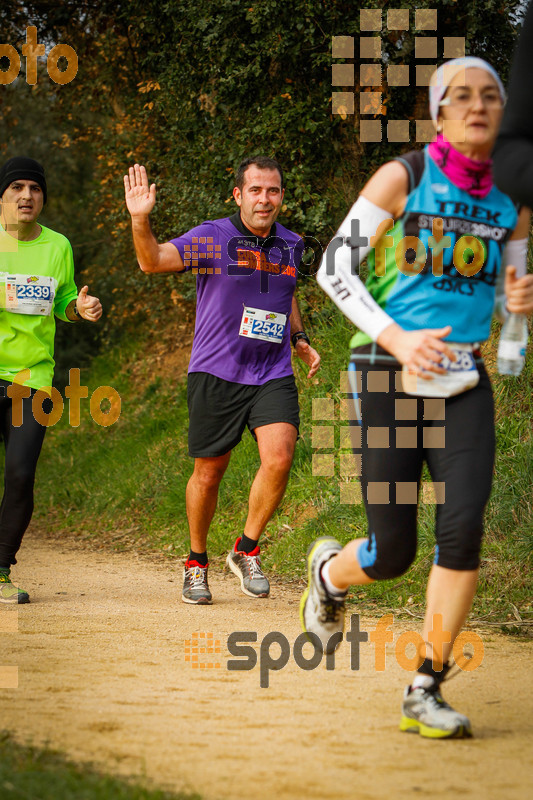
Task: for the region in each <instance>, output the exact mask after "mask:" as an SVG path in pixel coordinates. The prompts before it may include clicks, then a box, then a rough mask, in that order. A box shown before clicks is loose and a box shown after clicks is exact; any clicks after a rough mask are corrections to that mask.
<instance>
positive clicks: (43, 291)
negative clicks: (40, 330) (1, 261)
mask: <svg viewBox="0 0 533 800" xmlns="http://www.w3.org/2000/svg"><path fill="white" fill-rule="evenodd" d="M55 287H56V281H55V278H52V277H50V276H48V275H9V274H8V273H6V272H4V273H3V274H2V273H0V308H4V309H5V310H6V311H11V312H12V313H13V314H32V315H41V316H46V317H48V316H50V313H51V311H52V308H53V305H54V296H55Z"/></svg>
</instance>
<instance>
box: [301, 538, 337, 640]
mask: <svg viewBox="0 0 533 800" xmlns="http://www.w3.org/2000/svg"><path fill="white" fill-rule="evenodd" d="M341 550H342V545H341V544H340V542H338V541H337V540H336V539H332V538H330V537H325V536H324V537H322V538H320V539H317V540H316V541H315V542H313V544H312V545H311V546H310V548H309V550H308V551H307V567H308V585H307V589H306V590H305V592H304V593H303V595H302V599H301V600H300V620H301V622H302V628H303V629H304V631H305V633H315V634H316V635H317V636H318V638H319V639H320V643H321V645H322V652H324V653H333V652H335V650H336V649H337V647H338V646H339V644H340V643H341V641H342V634H343V631H344V601H345V598H346V594H347V592H345V593H344V594H343V595H339V596H338V597H333V596H332V595H330V594H329V592H328V591H327V589H326V587H325V585H324V581H323V580H322V576H321V574H320V570H321V569H322V567H323V566H324V564H325V563H326V561H329V559H330V558H333V556H335V555H337V553H339V552H340V551H341ZM339 633H340V634H341V635H340V636H338V635H337V636H335V634H339ZM332 636H335V638H334V639H332V638H331V637H332ZM310 641H313V642H314V637H313V639H311V640H310Z"/></svg>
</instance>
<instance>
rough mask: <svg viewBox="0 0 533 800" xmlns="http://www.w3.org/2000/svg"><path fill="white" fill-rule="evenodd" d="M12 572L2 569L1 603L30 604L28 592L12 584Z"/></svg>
mask: <svg viewBox="0 0 533 800" xmlns="http://www.w3.org/2000/svg"><path fill="white" fill-rule="evenodd" d="M9 572H10V570H8V569H2V568H0V603H29V602H30V596H29V594H28V592H25V591H23V590H22V589H19V588H18V586H14V585H13V584H12V583H11V578H10V577H9Z"/></svg>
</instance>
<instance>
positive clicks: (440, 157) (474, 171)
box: [429, 133, 493, 197]
mask: <svg viewBox="0 0 533 800" xmlns="http://www.w3.org/2000/svg"><path fill="white" fill-rule="evenodd" d="M429 154H430V156H431V158H432V159H433V160H434V161H435V163H436V164H437V166H439V167H440V168H441V170H442V171H443V172H444V174H445V175H446V176H447V177H448V178H449V179H450V180H451V181H452V183H455V185H456V186H458V187H459V188H460V189H464V190H465V191H466V192H468V194H471V195H473V196H474V197H486V196H487V195H488V193H489V192H490V190H491V189H492V186H493V181H492V159H490V158H489V159H487V160H486V161H474V159H473V158H469V157H468V156H464V155H463V154H462V153H460V152H459V151H458V150H456V149H455V147H453V145H451V144H450V142H449V141H448V140H447V139H445V138H444V136H443V135H442V133H439V135H438V136H437V138H436V139H435V141H434V142H431V144H430V145H429Z"/></svg>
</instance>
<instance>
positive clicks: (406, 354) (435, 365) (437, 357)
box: [377, 322, 456, 380]
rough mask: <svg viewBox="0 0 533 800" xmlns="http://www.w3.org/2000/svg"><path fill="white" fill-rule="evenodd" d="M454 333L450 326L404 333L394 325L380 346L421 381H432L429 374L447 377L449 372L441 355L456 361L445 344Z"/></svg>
mask: <svg viewBox="0 0 533 800" xmlns="http://www.w3.org/2000/svg"><path fill="white" fill-rule="evenodd" d="M451 332H452V328H451V326H450V325H447V326H446V327H445V328H423V329H422V330H419V331H404V330H403V328H401V327H400V326H399V325H397V324H396V323H395V322H394V323H393V324H392V325H389V326H388V327H387V328H385V330H384V331H382V332H381V333H380V335H379V336H378V339H377V343H378V344H379V345H380V346H381V347H383V348H384V349H385V350H388V351H389V353H391V355H393V356H394V357H395V358H396V359H397V360H398V361H399V362H400V364H403V365H405V366H406V367H408V369H409V371H410V372H412V373H413V374H415V375H420V377H422V378H426V379H429V380H431V377H432V376H431V375H428V372H436V373H437V374H439V375H444V374H445V373H446V370H445V369H443V367H441V366H440V363H441V359H442V356H443V355H445V356H447V357H448V358H449V359H450V361H455V360H456V356H455V353H454V352H453V350H452V349H451V348H450V347H448V345H447V344H446V342H443V341H442V339H444V337H445V336H449V334H450V333H451Z"/></svg>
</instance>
